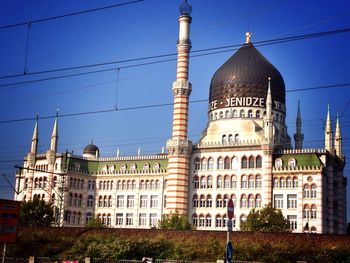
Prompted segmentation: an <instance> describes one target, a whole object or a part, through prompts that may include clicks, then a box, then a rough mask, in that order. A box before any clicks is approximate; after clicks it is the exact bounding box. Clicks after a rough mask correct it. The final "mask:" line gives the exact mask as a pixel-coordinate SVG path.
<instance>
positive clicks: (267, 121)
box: [264, 78, 274, 150]
mask: <svg viewBox="0 0 350 263" xmlns="http://www.w3.org/2000/svg"><path fill="white" fill-rule="evenodd" d="M264 134H265V136H264V137H265V144H267V145H268V146H269V148H270V150H272V149H273V143H274V138H273V116H272V96H271V78H269V82H268V90H267V96H266V115H265V117H264Z"/></svg>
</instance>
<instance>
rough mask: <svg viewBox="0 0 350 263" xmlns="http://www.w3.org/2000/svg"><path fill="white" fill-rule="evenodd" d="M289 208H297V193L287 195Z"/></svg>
mask: <svg viewBox="0 0 350 263" xmlns="http://www.w3.org/2000/svg"><path fill="white" fill-rule="evenodd" d="M287 208H288V209H295V208H297V195H287Z"/></svg>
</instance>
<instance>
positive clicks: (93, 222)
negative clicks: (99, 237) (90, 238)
mask: <svg viewBox="0 0 350 263" xmlns="http://www.w3.org/2000/svg"><path fill="white" fill-rule="evenodd" d="M86 226H87V227H94V228H103V227H105V225H104V224H103V223H102V221H101V220H100V219H98V218H97V217H94V218H92V219H91V220H90V221H89V223H87V224H86Z"/></svg>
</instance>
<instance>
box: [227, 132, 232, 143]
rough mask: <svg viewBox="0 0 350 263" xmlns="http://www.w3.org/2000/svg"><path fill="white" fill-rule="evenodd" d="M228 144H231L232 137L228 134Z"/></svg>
mask: <svg viewBox="0 0 350 263" xmlns="http://www.w3.org/2000/svg"><path fill="white" fill-rule="evenodd" d="M228 142H229V143H232V142H233V136H232V134H229V136H228Z"/></svg>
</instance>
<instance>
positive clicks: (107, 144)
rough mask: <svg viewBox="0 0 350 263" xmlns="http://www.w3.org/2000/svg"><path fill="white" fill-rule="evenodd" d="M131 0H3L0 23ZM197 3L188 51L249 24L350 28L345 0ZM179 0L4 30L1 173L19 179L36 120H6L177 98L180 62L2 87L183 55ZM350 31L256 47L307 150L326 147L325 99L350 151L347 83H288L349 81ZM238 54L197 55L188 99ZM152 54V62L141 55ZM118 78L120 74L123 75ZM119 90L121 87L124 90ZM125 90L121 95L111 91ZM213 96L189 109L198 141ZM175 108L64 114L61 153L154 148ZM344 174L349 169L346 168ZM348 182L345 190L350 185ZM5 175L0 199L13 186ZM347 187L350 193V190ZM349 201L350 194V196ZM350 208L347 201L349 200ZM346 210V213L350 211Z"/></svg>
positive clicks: (264, 32) (42, 129) (260, 30)
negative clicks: (273, 72) (298, 120)
mask: <svg viewBox="0 0 350 263" xmlns="http://www.w3.org/2000/svg"><path fill="white" fill-rule="evenodd" d="M122 2H127V0H125V1H121V0H118V1H116V0H114V1H112V0H100V1H83V0H80V1H78V0H77V1H47V0H35V1H34V0H26V1H25V0H22V1H20V0H11V1H1V2H0V26H3V25H9V24H16V23H21V22H27V21H33V20H36V19H41V18H46V17H51V16H58V15H63V14H67V13H74V12H77V11H83V10H88V9H92V8H97V7H102V6H108V5H113V4H116V3H122ZM189 2H190V3H191V4H192V6H193V12H192V17H193V20H192V25H191V40H192V50H199V49H205V48H212V47H220V46H226V45H233V44H240V43H243V42H244V34H245V32H246V31H251V32H252V33H253V37H252V41H253V42H254V41H260V40H268V39H274V38H280V37H288V36H293V35H301V34H309V33H316V32H323V31H329V30H336V29H342V28H348V27H350V4H349V2H348V1H346V0H338V1H332V2H331V1H316V0H311V1H291V0H284V1H272V0H270V1H258V0H256V1H231V0H217V1H213V0H191V1H189ZM180 3H181V1H180V0H179V1H177V0H176V1H175V0H167V1H164V0H145V1H143V2H139V3H135V4H130V5H126V6H122V7H116V8H111V9H107V10H103V11H98V12H93V13H86V14H82V15H77V16H70V17H66V18H61V19H56V20H50V21H45V22H38V23H33V24H32V25H31V28H30V30H29V42H28V50H27V62H26V63H25V57H26V36H27V27H26V26H18V27H12V28H8V29H0V39H1V41H0V57H1V59H0V172H1V174H5V175H6V176H7V177H8V178H9V180H10V181H13V180H14V173H15V169H14V168H13V166H14V165H21V163H22V162H21V160H22V159H23V156H24V155H25V154H26V153H27V152H28V150H29V148H30V142H31V136H32V132H33V127H34V121H33V120H31V121H22V122H12V123H1V121H5V120H15V119H21V118H31V117H34V116H35V115H36V114H39V116H53V115H55V112H56V109H59V111H60V114H69V113H77V112H90V111H96V110H97V111H98V110H104V109H113V108H115V106H117V107H118V108H119V109H122V108H128V107H134V106H142V105H154V104H163V103H171V102H172V94H171V85H172V82H173V80H174V79H175V73H176V69H175V67H176V62H175V61H170V62H165V63H158V64H154V65H147V66H140V67H132V68H127V69H126V68H124V69H123V68H122V69H120V71H119V77H117V71H116V70H113V71H106V72H103V73H96V74H89V75H83V76H76V77H68V78H61V79H55V80H50V81H41V82H35V83H30V84H22V85H14V86H4V85H5V84H10V83H17V82H22V81H28V80H35V79H43V78H47V77H54V76H60V75H65V74H74V73H81V72H86V71H90V70H100V69H110V68H118V67H123V66H127V65H132V64H135V62H134V63H124V64H118V65H116V64H114V65H109V66H101V67H95V68H89V69H81V70H70V71H62V72H55V73H50V74H37V75H30V76H21V77H13V78H1V77H3V76H9V75H17V74H23V72H24V68H25V64H27V66H26V68H27V72H28V73H33V72H38V71H45V70H51V69H60V68H67V67H74V66H80V65H87V64H95V63H103V62H109V61H119V60H127V59H132V58H140V57H147V56H153V55H161V54H169V53H174V52H176V40H177V35H178V20H177V19H178V15H179V11H178V6H179V4H180ZM349 42H350V33H342V34H337V35H331V36H325V37H319V38H313V39H307V40H302V41H294V42H288V43H282V44H276V45H269V46H264V47H259V48H258V49H259V50H260V51H261V52H262V53H263V54H264V56H265V57H266V58H267V59H268V60H269V61H270V62H271V63H272V64H274V65H275V67H276V68H278V69H279V71H280V72H281V74H282V76H283V77H284V80H285V83H286V90H287V93H286V101H287V125H288V133H289V135H290V136H293V134H294V132H295V116H296V106H297V100H298V99H300V101H301V114H302V121H303V127H302V130H303V132H304V134H305V140H304V146H305V147H310V148H322V147H323V141H322V140H323V128H324V121H325V117H326V110H327V103H328V102H329V103H330V106H331V115H332V118H333V120H335V116H336V113H337V112H339V113H340V114H342V113H343V115H342V116H341V128H342V135H343V139H344V140H343V145H344V151H345V154H346V155H347V156H350V140H349V139H350V138H349V131H350V106H349V107H347V104H348V103H349V99H350V91H349V88H350V86H343V87H338V88H329V89H319V90H312V91H303V92H288V90H293V89H300V88H311V87H318V86H324V85H333V84H344V83H350V77H349V68H350V60H349V58H350V49H349V47H348V46H349ZM233 52H234V51H229V52H225V53H219V54H215V55H208V56H201V57H195V58H192V59H191V62H190V81H191V82H192V85H193V91H192V94H191V100H200V99H207V98H208V93H209V84H210V80H211V78H212V76H213V74H214V72H215V71H216V69H217V68H218V67H219V66H220V65H222V64H223V63H224V62H225V61H226V60H227V59H228V58H229V57H230V56H231V55H232V54H233ZM146 62H147V61H146ZM117 78H119V82H118V83H117V81H116V80H117ZM117 86H118V92H117ZM116 93H118V94H116ZM206 112H207V103H206V102H204V103H192V104H191V105H190V117H189V118H190V121H189V135H190V138H191V139H192V141H194V142H196V141H197V140H198V138H199V135H200V134H201V132H202V131H203V129H204V128H205V126H206V122H207V114H206ZM171 114H172V107H171V106H167V107H155V108H150V109H141V110H128V111H118V112H111V113H104V114H94V115H81V116H75V117H65V118H63V117H62V118H60V119H59V147H58V148H59V151H65V150H66V149H68V150H69V151H74V153H76V154H81V153H82V150H83V148H84V146H85V145H87V144H89V143H90V142H91V140H92V139H93V140H94V143H95V144H97V145H98V146H99V148H100V150H101V155H102V156H113V155H115V154H116V151H117V149H120V153H121V154H122V155H132V154H136V153H137V150H138V148H139V147H141V153H144V154H146V153H159V152H160V151H161V148H162V146H165V143H166V140H167V139H168V138H169V137H170V134H171V119H172V116H171ZM52 127H53V119H43V120H40V121H39V150H40V151H42V152H44V151H46V150H47V149H48V147H49V142H50V135H51V131H52ZM345 170H346V173H347V175H349V174H350V168H349V167H346V168H345ZM348 189H349V187H348ZM10 192H11V189H10V188H8V187H7V183H6V182H5V181H4V179H3V178H2V177H1V178H0V197H4V198H9V197H11V195H12V193H10ZM349 195H350V194H349V191H348V196H349ZM348 199H349V198H348ZM348 204H350V201H348ZM349 210H350V209H349V208H348V217H350V216H349V215H350V214H349V213H350V212H349Z"/></svg>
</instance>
